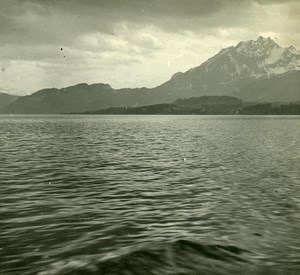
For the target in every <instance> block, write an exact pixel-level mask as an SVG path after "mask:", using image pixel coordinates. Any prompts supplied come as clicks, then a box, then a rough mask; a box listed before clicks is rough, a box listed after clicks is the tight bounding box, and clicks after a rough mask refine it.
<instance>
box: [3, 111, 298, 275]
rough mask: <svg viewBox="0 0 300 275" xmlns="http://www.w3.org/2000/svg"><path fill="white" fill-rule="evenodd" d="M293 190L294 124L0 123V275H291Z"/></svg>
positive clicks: (218, 119)
mask: <svg viewBox="0 0 300 275" xmlns="http://www.w3.org/2000/svg"><path fill="white" fill-rule="evenodd" d="M299 191H300V117H299V116H298V117H297V116H295V117H294V116H282V117H280V116H134V115H132V116H107V115H106V116H105V115H103V116H67V115H66V116H63V115H58V116H0V194H1V197H0V263H1V266H0V273H1V274H237V273H238V274H299V273H300V230H299V228H300V192H299Z"/></svg>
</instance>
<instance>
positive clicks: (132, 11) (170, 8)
mask: <svg viewBox="0 0 300 275" xmlns="http://www.w3.org/2000/svg"><path fill="white" fill-rule="evenodd" d="M247 2H248V1H234V0H201V1H200V0H185V1H182V0H163V1H162V0H152V1H151V0H150V1H149V0H147V1H146V0H135V1H132V0H106V1H103V0H100V1H96V0H86V1H79V0H72V1H71V0H62V1H55V0H54V1H49V0H43V1H41V0H40V1H38V0H31V1H29V0H24V1H17V0H10V1H1V2H0V23H1V25H0V35H1V36H2V37H3V36H5V39H4V37H3V39H1V41H2V43H4V42H6V43H9V42H18V43H24V44H27V43H28V44H30V43H40V44H43V43H46V44H59V43H62V42H64V43H73V39H74V37H76V36H78V35H80V34H81V33H85V32H105V33H111V34H114V31H115V25H116V24H117V23H119V22H132V23H134V24H135V26H136V27H139V26H141V25H143V26H144V25H145V24H151V25H156V26H159V27H161V28H165V29H168V30H169V31H171V30H172V31H178V30H181V29H183V30H185V29H197V28H200V29H201V28H204V27H209V26H210V25H214V26H215V25H220V24H227V25H228V24H234V18H231V19H230V20H225V22H222V21H218V20H211V17H213V16H214V15H215V14H217V13H219V12H221V11H224V9H229V8H233V7H234V8H241V6H243V5H246V4H247ZM195 18H197V19H198V20H199V23H201V24H199V25H197V22H195V21H193V19H195ZM201 19H204V20H207V22H206V24H204V22H202V21H201ZM231 22H232V23H231Z"/></svg>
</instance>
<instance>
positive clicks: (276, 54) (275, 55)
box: [263, 47, 285, 65]
mask: <svg viewBox="0 0 300 275" xmlns="http://www.w3.org/2000/svg"><path fill="white" fill-rule="evenodd" d="M284 51H285V49H284V48H280V47H274V48H273V49H272V50H271V51H270V53H269V54H268V57H267V58H266V59H265V60H264V61H263V63H264V64H268V65H269V64H274V63H276V62H278V60H279V59H280V57H281V55H282V54H283V53H284Z"/></svg>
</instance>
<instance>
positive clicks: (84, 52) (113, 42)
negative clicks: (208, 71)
mask: <svg viewBox="0 0 300 275" xmlns="http://www.w3.org/2000/svg"><path fill="white" fill-rule="evenodd" d="M299 13H300V1H288V0H287V1H283V0H281V1H279V0H241V1H236V0H185V1H181V0H172V1H171V0H164V1H158V0H147V1H146V0H136V1H133V0H109V1H104V0H97V1H96V0H89V1H79V0H72V1H67V0H66V1H48V0H47V1H46V0H43V1H42V0H25V1H18V0H2V1H1V2H0V41H1V43H0V67H1V72H0V81H1V85H0V88H1V89H2V88H9V89H15V90H21V91H24V92H30V93H32V92H35V91H37V90H39V89H42V88H45V87H57V88H60V87H65V86H69V85H73V84H77V83H80V82H86V83H99V82H103V83H109V84H110V85H111V86H112V87H113V88H121V87H142V86H147V87H154V86H157V85H159V84H161V83H163V82H164V81H167V80H168V79H169V78H170V77H171V75H172V74H174V73H176V72H178V71H186V70H188V69H190V68H191V67H194V66H198V65H200V64H201V63H202V62H204V61H205V60H206V59H208V58H209V57H211V56H213V55H215V54H216V53H217V52H218V51H219V50H220V49H221V48H225V47H228V46H231V45H235V44H237V43H238V42H239V41H242V40H250V39H256V38H257V37H258V36H259V35H263V36H270V37H272V38H273V39H274V40H275V41H277V42H278V43H280V44H281V45H283V46H289V45H294V46H295V47H296V48H300V33H299V24H300V17H299ZM21 93H22V92H21Z"/></svg>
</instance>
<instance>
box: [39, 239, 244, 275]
mask: <svg viewBox="0 0 300 275" xmlns="http://www.w3.org/2000/svg"><path fill="white" fill-rule="evenodd" d="M247 253H250V252H249V251H247V250H244V249H241V248H239V247H236V246H232V245H230V246H225V245H219V244H216V245H210V244H200V243H197V242H194V241H190V240H176V241H173V242H169V243H152V244H148V245H145V246H143V247H139V248H137V249H135V250H131V251H127V252H126V253H124V254H121V255H118V256H114V257H110V258H106V259H102V260H101V259H95V258H94V259H93V260H92V259H89V260H87V261H82V260H78V261H76V260H72V261H69V262H64V263H59V264H56V265H55V266H53V269H52V270H49V271H48V272H43V273H42V274H43V275H71V274H72V275H77V274H78V275H79V274H88V275H94V274H120V275H123V274H124V275H125V274H126V275H130V274H135V275H137V274H141V275H145V274H150V275H152V274H153V275H156V274H232V272H233V271H238V270H242V266H243V265H245V264H247V263H248V261H247V258H246V257H245V255H246V254H247Z"/></svg>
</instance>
